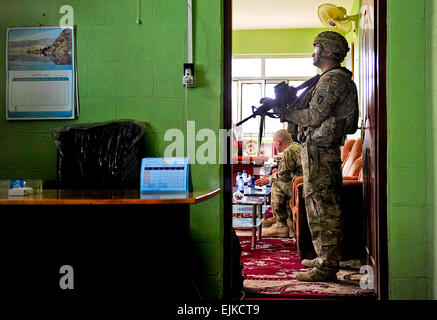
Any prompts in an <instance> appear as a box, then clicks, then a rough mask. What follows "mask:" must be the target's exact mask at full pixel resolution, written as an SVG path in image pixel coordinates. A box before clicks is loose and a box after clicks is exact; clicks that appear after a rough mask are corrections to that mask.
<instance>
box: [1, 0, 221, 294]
mask: <svg viewBox="0 0 437 320" xmlns="http://www.w3.org/2000/svg"><path fill="white" fill-rule="evenodd" d="M65 3H66V2H65V1H60V0H38V1H35V0H1V1H0V74H2V76H1V77H0V150H2V152H1V153H0V179H10V178H17V177H23V178H26V177H27V178H42V179H44V180H51V179H56V150H55V146H54V144H53V142H52V139H51V136H50V132H49V130H50V129H51V128H54V127H58V126H62V125H67V124H71V123H85V122H101V121H107V120H112V119H122V118H131V119H136V120H140V121H145V122H147V124H148V125H147V130H146V138H147V149H148V152H149V155H150V156H156V157H159V156H163V152H164V150H165V147H166V146H167V145H168V144H169V143H170V142H166V141H164V139H163V137H164V133H165V131H166V130H167V129H170V128H179V129H181V130H183V131H184V132H185V131H186V122H185V89H184V87H183V86H182V84H181V81H182V69H183V63H184V62H187V61H186V60H187V50H186V39H187V27H186V17H187V9H186V2H185V1H172V0H159V1H153V0H141V15H140V18H141V21H142V24H141V25H138V24H136V17H137V12H136V8H137V1H136V0H92V1H83V0H70V1H68V2H67V3H68V4H69V5H71V6H72V7H73V9H74V24H75V27H76V31H77V33H76V40H77V65H78V76H79V94H80V108H81V114H80V117H79V119H77V120H63V121H6V120H5V85H6V84H5V76H4V75H5V41H6V28H7V27H13V26H36V25H38V24H42V25H58V23H59V19H60V17H61V15H60V14H59V8H60V7H61V6H62V5H63V4H65ZM222 13H223V4H222V1H220V0H208V1H195V3H194V6H193V21H194V36H193V38H194V62H195V64H196V76H197V88H195V89H190V90H188V105H189V111H188V117H189V120H194V121H195V125H196V130H200V129H202V128H210V129H212V130H214V131H215V132H218V129H219V128H222V127H223V125H222V118H223V117H222V109H223V108H222V105H223V102H222V92H223V85H222V82H223V71H222V70H223V66H222V64H223V63H222V58H223V45H222V44H223V14H222ZM201 143H202V142H198V145H199V144H201ZM192 175H193V184H194V187H195V188H196V189H211V188H217V187H220V186H221V185H222V169H221V166H220V165H218V164H217V165H199V164H194V165H193V166H192ZM222 212H223V199H222V197H221V196H220V197H215V198H214V199H211V200H208V201H206V202H204V203H201V204H198V205H194V206H192V208H191V213H192V215H191V236H192V240H193V247H194V248H195V250H194V261H196V263H195V264H194V269H193V274H195V281H196V283H197V285H198V286H199V289H200V292H201V294H202V296H203V297H204V298H205V299H218V298H220V297H221V296H222V293H223V283H222V282H223V216H222ZM152 221H153V223H154V226H157V227H159V228H162V230H163V232H164V233H165V223H168V222H169V221H165V219H162V218H161V217H159V216H156V215H155V216H154V217H153V220H152ZM154 226H153V227H154ZM149 227H151V226H149ZM187 258H188V252H187Z"/></svg>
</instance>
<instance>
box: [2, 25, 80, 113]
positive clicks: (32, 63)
mask: <svg viewBox="0 0 437 320" xmlns="http://www.w3.org/2000/svg"><path fill="white" fill-rule="evenodd" d="M6 72H7V82H6V85H7V90H6V105H7V108H6V118H7V119H8V120H15V119H16V120H32V119H73V118H74V117H75V111H76V107H77V105H76V103H77V101H76V100H77V99H75V95H76V86H75V85H76V78H75V77H76V75H75V64H74V33H73V29H72V28H70V27H35V28H31V27H29V28H8V30H7V71H6Z"/></svg>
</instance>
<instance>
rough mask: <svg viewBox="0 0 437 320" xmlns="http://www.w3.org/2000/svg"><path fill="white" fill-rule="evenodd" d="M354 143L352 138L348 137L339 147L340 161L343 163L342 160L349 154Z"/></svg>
mask: <svg viewBox="0 0 437 320" xmlns="http://www.w3.org/2000/svg"><path fill="white" fill-rule="evenodd" d="M354 143H355V140H354V139H349V140H347V141H346V142H345V143H344V145H343V146H342V147H341V162H343V163H344V161H345V160H346V158H347V156H348V155H349V152H350V151H351V149H352V146H353V145H354Z"/></svg>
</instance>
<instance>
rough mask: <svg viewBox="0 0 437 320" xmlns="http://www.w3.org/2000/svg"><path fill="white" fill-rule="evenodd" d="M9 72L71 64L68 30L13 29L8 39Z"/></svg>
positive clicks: (69, 33)
mask: <svg viewBox="0 0 437 320" xmlns="http://www.w3.org/2000/svg"><path fill="white" fill-rule="evenodd" d="M8 56H9V70H19V69H25V68H35V69H44V68H47V67H49V68H53V67H54V66H55V65H70V66H71V64H72V45H71V30H70V29H61V28H54V29H48V30H45V29H41V28H38V29H14V30H10V32H9V39H8Z"/></svg>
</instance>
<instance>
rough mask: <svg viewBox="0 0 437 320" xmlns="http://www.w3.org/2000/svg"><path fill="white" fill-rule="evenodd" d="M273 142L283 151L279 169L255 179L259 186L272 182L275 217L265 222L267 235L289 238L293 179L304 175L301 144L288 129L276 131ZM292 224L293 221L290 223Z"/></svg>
mask: <svg viewBox="0 0 437 320" xmlns="http://www.w3.org/2000/svg"><path fill="white" fill-rule="evenodd" d="M273 144H274V146H275V149H276V151H277V152H283V153H282V158H281V161H280V163H279V166H278V170H277V171H276V172H274V173H272V175H270V176H264V177H262V178H261V179H258V180H256V181H255V184H256V185H257V186H263V185H266V184H268V183H271V184H272V194H271V202H272V209H273V217H272V218H271V219H268V220H266V221H265V222H264V223H263V227H267V229H266V230H265V231H263V234H264V235H265V236H271V237H280V238H288V235H289V233H290V230H289V227H288V226H287V220H288V218H289V217H290V222H291V217H292V215H291V209H290V199H291V181H292V180H293V178H294V177H296V176H301V175H302V166H301V163H300V151H301V146H300V144H298V143H296V142H293V141H292V139H291V136H290V134H289V133H288V131H287V130H285V129H281V130H278V131H276V133H275V134H274V136H273ZM290 225H291V223H290Z"/></svg>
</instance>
